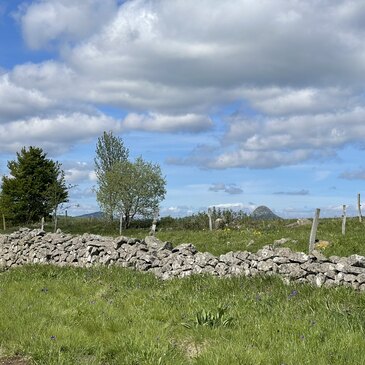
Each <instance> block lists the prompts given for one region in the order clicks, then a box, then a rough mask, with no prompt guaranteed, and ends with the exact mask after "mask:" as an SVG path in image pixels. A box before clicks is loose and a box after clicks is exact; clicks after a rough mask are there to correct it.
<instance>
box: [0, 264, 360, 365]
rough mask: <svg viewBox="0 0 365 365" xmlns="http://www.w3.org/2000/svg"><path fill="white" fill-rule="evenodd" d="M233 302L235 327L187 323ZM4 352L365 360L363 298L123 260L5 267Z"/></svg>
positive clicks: (65, 356) (95, 357)
mask: <svg viewBox="0 0 365 365" xmlns="http://www.w3.org/2000/svg"><path fill="white" fill-rule="evenodd" d="M219 307H224V308H227V309H226V312H225V315H226V316H227V318H232V320H231V321H230V325H229V326H224V325H221V326H220V325H217V326H206V325H204V324H202V325H198V324H197V325H194V326H190V328H186V327H185V326H184V325H183V324H184V323H186V322H189V321H191V320H193V319H194V318H196V316H197V315H198V314H199V313H202V312H205V313H216V312H217V310H218V309H219ZM0 316H1V321H0V354H2V355H3V356H5V355H15V354H18V355H22V356H24V357H29V358H31V359H32V362H33V363H34V364H42V365H43V364H57V365H61V364H104V365H106V364H135V365H137V364H138V365H140V364H151V365H152V364H206V365H212V364H217V365H218V364H219V365H221V364H244V365H247V364H278V365H280V364H286V365H290V364H303V365H304V364H319V365H321V364H323V365H325V364H326V365H327V364H341V365H342V364H363V363H365V352H364V351H363V349H364V346H365V333H364V326H365V296H364V294H361V293H358V292H355V291H353V290H351V289H348V288H337V289H326V288H320V289H318V288H316V289H314V288H311V287H309V286H306V285H292V286H285V285H284V284H282V282H281V281H280V279H278V278H275V277H268V278H254V279H247V278H243V277H242V278H232V279H218V278H214V277H204V276H194V277H189V278H185V279H180V280H172V281H167V282H162V281H159V280H157V279H155V278H154V277H153V276H152V275H150V274H143V273H137V272H134V271H129V270H126V269H120V268H91V269H75V268H55V267H52V266H26V267H23V268H17V269H13V270H10V271H7V272H4V273H1V274H0Z"/></svg>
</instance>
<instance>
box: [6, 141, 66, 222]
mask: <svg viewBox="0 0 365 365" xmlns="http://www.w3.org/2000/svg"><path fill="white" fill-rule="evenodd" d="M8 168H9V171H10V175H11V176H4V177H3V178H2V191H1V196H0V207H1V210H2V212H4V214H5V215H6V216H7V217H8V218H10V219H12V220H13V222H14V223H31V222H35V221H38V220H39V219H40V218H41V217H46V216H48V215H49V214H50V213H51V212H52V211H54V210H55V209H56V207H57V206H58V205H59V204H60V203H63V202H66V201H67V198H68V191H67V187H66V184H65V178H64V173H63V171H62V169H61V165H60V164H59V163H58V162H54V161H52V160H51V159H48V158H47V157H46V154H45V153H44V152H43V150H42V149H41V148H38V147H29V149H26V148H25V147H24V148H22V150H21V152H18V153H17V159H16V160H12V161H9V162H8Z"/></svg>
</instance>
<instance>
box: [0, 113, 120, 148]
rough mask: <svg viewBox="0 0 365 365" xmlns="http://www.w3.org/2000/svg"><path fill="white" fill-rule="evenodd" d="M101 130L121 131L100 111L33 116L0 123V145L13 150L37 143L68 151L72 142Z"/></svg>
mask: <svg viewBox="0 0 365 365" xmlns="http://www.w3.org/2000/svg"><path fill="white" fill-rule="evenodd" d="M104 130H113V131H115V132H118V131H120V123H119V122H118V121H116V120H115V119H113V118H111V117H107V116H105V115H103V114H100V115H87V114H81V113H72V114H68V115H66V114H59V115H56V116H54V117H50V118H39V117H32V118H29V119H26V120H16V121H13V122H9V123H6V124H3V125H0V148H1V150H2V151H3V152H4V151H9V152H15V151H18V150H20V149H21V148H22V147H23V146H29V145H37V146H40V147H42V148H43V149H44V150H45V151H47V152H49V153H60V152H64V151H67V149H68V148H70V146H72V145H73V144H75V143H79V142H85V141H88V140H90V139H92V138H95V137H97V136H99V135H101V134H102V133H103V131H104Z"/></svg>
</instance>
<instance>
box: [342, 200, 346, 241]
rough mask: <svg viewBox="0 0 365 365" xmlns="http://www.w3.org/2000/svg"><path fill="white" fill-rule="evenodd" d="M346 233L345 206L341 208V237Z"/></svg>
mask: <svg viewBox="0 0 365 365" xmlns="http://www.w3.org/2000/svg"><path fill="white" fill-rule="evenodd" d="M345 233H346V205H343V206H342V235H343V236H344V235H345Z"/></svg>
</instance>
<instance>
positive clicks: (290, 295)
mask: <svg viewBox="0 0 365 365" xmlns="http://www.w3.org/2000/svg"><path fill="white" fill-rule="evenodd" d="M298 294H299V293H298V290H292V292H291V293H290V294H289V296H288V299H291V298H293V297H295V296H296V295H298Z"/></svg>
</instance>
